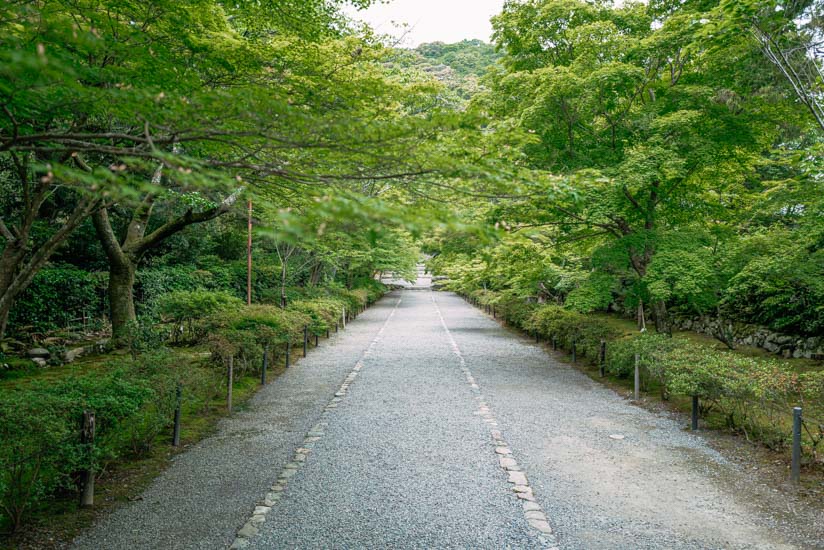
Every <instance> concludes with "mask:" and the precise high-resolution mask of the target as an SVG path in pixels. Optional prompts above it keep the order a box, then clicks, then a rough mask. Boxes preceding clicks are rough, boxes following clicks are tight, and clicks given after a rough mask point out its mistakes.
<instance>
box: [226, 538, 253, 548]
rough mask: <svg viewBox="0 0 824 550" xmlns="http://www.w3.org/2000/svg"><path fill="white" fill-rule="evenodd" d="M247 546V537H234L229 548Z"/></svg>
mask: <svg viewBox="0 0 824 550" xmlns="http://www.w3.org/2000/svg"><path fill="white" fill-rule="evenodd" d="M247 546H249V539H235V542H233V543H232V546H230V547H229V549H230V550H238V549H239V548H246V547H247Z"/></svg>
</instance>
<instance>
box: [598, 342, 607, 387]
mask: <svg viewBox="0 0 824 550" xmlns="http://www.w3.org/2000/svg"><path fill="white" fill-rule="evenodd" d="M606 367H607V342H606V340H601V353H600V354H599V355H598V371H599V373H600V375H601V378H603V377H604V376H606V372H605V370H606Z"/></svg>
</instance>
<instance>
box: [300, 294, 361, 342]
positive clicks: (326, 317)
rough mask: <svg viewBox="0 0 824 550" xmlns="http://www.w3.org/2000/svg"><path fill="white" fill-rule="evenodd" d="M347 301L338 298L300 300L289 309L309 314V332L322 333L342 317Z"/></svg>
mask: <svg viewBox="0 0 824 550" xmlns="http://www.w3.org/2000/svg"><path fill="white" fill-rule="evenodd" d="M346 305H347V304H346V302H344V301H342V300H336V299H330V298H326V299H318V298H316V299H313V300H299V301H297V302H294V303H292V304H291V305H290V306H289V310H291V311H297V312H300V313H302V314H305V315H307V316H308V317H309V318H310V319H311V322H310V323H309V325H308V326H309V332H311V333H312V334H317V335H321V334H323V333H325V332H326V331H327V330H329V329H330V328H331V327H333V326H334V325H335V323H336V322H337V321H338V320H339V319H340V318H341V315H342V313H343V309H344V307H345V306H346Z"/></svg>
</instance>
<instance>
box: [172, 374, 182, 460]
mask: <svg viewBox="0 0 824 550" xmlns="http://www.w3.org/2000/svg"><path fill="white" fill-rule="evenodd" d="M182 405H183V384H181V383H180V382H178V383H177V388H176V390H175V423H174V431H173V432H172V447H180V408H181V406H182Z"/></svg>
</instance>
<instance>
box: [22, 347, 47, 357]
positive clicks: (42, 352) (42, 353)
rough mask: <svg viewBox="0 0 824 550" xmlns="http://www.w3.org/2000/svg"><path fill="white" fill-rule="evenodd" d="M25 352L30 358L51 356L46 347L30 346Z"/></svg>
mask: <svg viewBox="0 0 824 550" xmlns="http://www.w3.org/2000/svg"><path fill="white" fill-rule="evenodd" d="M26 354H27V355H28V356H29V357H31V358H32V359H35V358H38V359H48V358H49V357H50V356H51V353H49V350H47V349H46V348H32V349H30V350H29V351H27V352H26Z"/></svg>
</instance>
